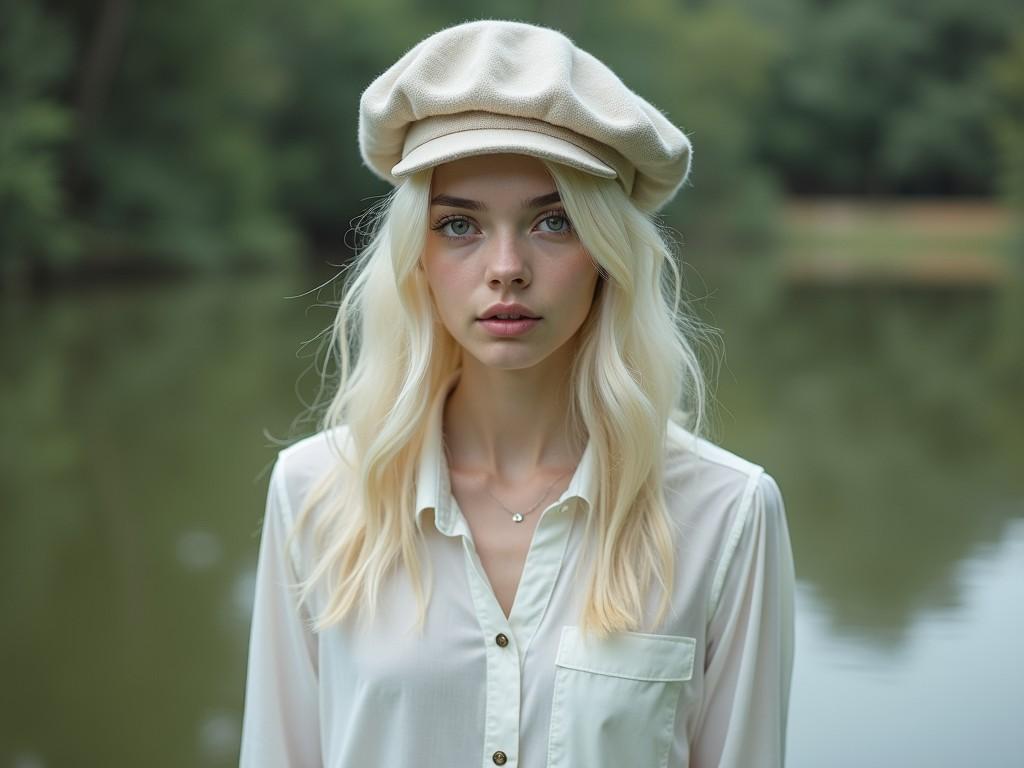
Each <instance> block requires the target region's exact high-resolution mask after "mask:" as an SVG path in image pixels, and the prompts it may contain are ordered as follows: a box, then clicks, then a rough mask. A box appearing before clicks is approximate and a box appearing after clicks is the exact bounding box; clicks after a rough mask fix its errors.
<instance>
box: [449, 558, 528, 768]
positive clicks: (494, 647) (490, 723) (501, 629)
mask: <svg viewBox="0 0 1024 768" xmlns="http://www.w3.org/2000/svg"><path fill="white" fill-rule="evenodd" d="M463 542H464V546H465V556H466V569H467V576H468V580H469V585H470V592H471V594H472V597H473V607H474V609H475V611H476V615H477V620H478V621H479V622H480V628H481V629H482V630H483V633H484V638H486V639H487V642H486V643H485V648H486V658H487V691H486V705H485V710H486V712H485V715H484V754H483V763H482V765H483V768H490V766H493V765H507V766H509V768H516V766H517V765H518V762H519V724H520V722H521V711H520V708H521V701H520V692H521V688H522V674H521V666H520V656H519V649H518V646H517V643H516V638H515V635H514V634H513V633H512V630H511V629H510V627H509V624H508V620H507V619H506V618H505V614H504V613H503V612H502V611H501V608H500V606H499V605H498V601H497V599H496V598H495V597H494V591H493V590H492V589H491V586H490V583H489V582H488V581H487V578H486V576H485V574H484V570H483V566H482V565H481V564H480V559H479V557H478V556H477V554H476V550H475V548H474V547H473V545H472V543H471V542H470V541H468V540H467V539H465V538H464V539H463ZM501 638H504V644H502V640H501Z"/></svg>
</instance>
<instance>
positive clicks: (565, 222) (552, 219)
mask: <svg viewBox="0 0 1024 768" xmlns="http://www.w3.org/2000/svg"><path fill="white" fill-rule="evenodd" d="M540 224H542V225H545V226H546V227H547V229H543V228H542V229H541V231H542V232H550V233H551V234H553V235H564V234H566V233H567V232H568V231H569V230H570V229H571V228H572V225H571V224H570V223H569V219H568V218H567V217H566V215H565V214H564V213H552V214H549V215H547V216H545V217H544V218H543V219H541V220H540Z"/></svg>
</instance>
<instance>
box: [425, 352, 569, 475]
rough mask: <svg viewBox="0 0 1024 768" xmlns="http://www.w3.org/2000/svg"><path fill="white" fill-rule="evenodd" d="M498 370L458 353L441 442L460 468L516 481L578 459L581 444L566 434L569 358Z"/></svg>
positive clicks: (567, 424) (567, 432) (565, 465)
mask: <svg viewBox="0 0 1024 768" xmlns="http://www.w3.org/2000/svg"><path fill="white" fill-rule="evenodd" d="M552 358H556V359H551V358H549V359H548V360H545V361H544V362H543V363H542V364H540V365H536V366H533V367H531V368H526V369H520V370H501V369H497V368H490V367H487V366H484V365H481V364H480V363H479V361H477V360H475V359H473V358H472V357H470V356H469V355H463V364H462V374H461V375H460V377H459V381H458V383H457V384H456V386H455V388H454V389H453V390H452V393H451V395H450V396H449V397H448V401H447V403H446V404H445V410H444V434H445V443H446V444H447V446H448V451H449V455H450V456H451V460H452V461H453V462H454V464H455V465H456V466H458V467H459V468H462V469H467V470H473V471H478V472H486V473H488V474H490V475H492V476H495V477H497V478H500V479H501V480H502V481H507V482H516V481H520V480H524V479H526V478H529V477H532V476H533V475H534V474H535V473H536V472H537V471H538V470H546V471H551V470H556V469H563V468H566V467H571V466H573V465H575V464H576V463H578V462H579V459H580V456H581V455H582V453H583V448H584V447H585V446H583V445H579V444H574V442H573V440H572V437H571V435H570V434H569V420H568V414H569V403H570V399H571V397H572V385H571V381H570V377H569V365H568V361H563V360H559V359H557V353H556V355H552Z"/></svg>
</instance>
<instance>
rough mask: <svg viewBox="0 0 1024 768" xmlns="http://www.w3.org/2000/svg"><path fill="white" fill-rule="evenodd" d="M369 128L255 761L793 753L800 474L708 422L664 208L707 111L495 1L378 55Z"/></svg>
mask: <svg viewBox="0 0 1024 768" xmlns="http://www.w3.org/2000/svg"><path fill="white" fill-rule="evenodd" d="M359 140H360V148H361V151H362V154H363V157H364V159H365V161H366V162H367V164H368V165H369V167H370V168H371V169H372V170H373V171H374V172H376V173H378V174H379V175H381V176H382V177H384V178H386V179H388V180H389V181H391V182H392V183H393V184H395V185H396V189H395V191H394V193H393V195H392V196H391V197H390V199H389V200H388V201H387V205H386V208H385V210H384V211H383V212H381V213H380V215H379V217H378V218H377V229H376V232H375V234H374V237H373V238H372V240H371V242H370V243H369V245H368V246H367V248H366V249H365V250H364V251H363V253H362V254H361V256H360V259H359V262H358V265H357V271H356V273H355V275H354V277H352V278H351V280H350V282H349V284H348V288H347V291H346V294H345V296H344V298H343V300H342V303H341V306H340V308H339V312H338V318H337V321H336V324H335V326H334V336H333V337H332V342H333V343H334V344H336V345H337V348H338V351H339V355H340V359H341V360H340V362H341V366H340V367H341V378H340V383H339V387H338V390H337V393H336V395H335V397H334V399H333V401H332V402H331V404H330V407H329V408H328V410H327V412H326V414H325V416H324V419H323V423H322V429H321V430H320V431H319V432H318V433H317V434H315V435H314V436H312V437H309V438H306V439H304V440H301V441H300V442H298V443H296V444H294V445H291V446H289V447H288V448H286V449H285V450H283V451H281V452H280V454H279V456H278V459H277V462H276V464H275V466H274V470H273V472H272V475H271V481H270V490H269V495H268V502H267V514H266V518H265V522H264V529H263V534H262V541H261V546H260V555H259V566H258V575H257V586H256V603H255V608H254V614H253V625H252V635H251V645H250V656H249V668H248V681H247V691H246V708H245V717H244V725H243V738H242V764H243V765H246V766H257V765H258V766H307V765H310V766H311V765H328V766H337V767H339V768H356V767H358V768H364V767H366V766H395V765H408V764H412V763H413V762H415V763H416V764H418V765H426V766H472V765H476V766H480V765H484V766H486V765H508V766H525V767H526V768H533V766H545V765H546V766H549V768H566V767H567V766H586V767H587V768H601V767H602V766H616V767H617V768H618V767H620V766H631V767H637V768H646V767H647V766H650V767H651V768H654V767H655V766H674V767H676V768H681V767H682V766H693V767H700V768H705V767H710V766H722V767H726V766H727V767H729V768H754V767H755V766H757V767H761V766H779V765H781V764H782V762H783V753H784V746H785V728H786V711H787V706H788V700H789V684H790V674H791V668H792V656H793V605H792V601H793V564H792V556H791V551H790V544H789V538H788V532H787V528H786V521H785V515H784V511H783V505H782V500H781V497H780V495H779V491H778V488H777V486H776V485H775V483H774V481H773V480H772V479H771V477H770V476H769V475H767V474H766V473H765V472H764V471H763V470H762V469H761V468H760V467H758V466H756V465H754V464H751V463H749V462H747V461H745V460H743V459H741V458H739V457H737V456H735V455H733V454H731V453H728V452H726V451H725V450H723V449H721V448H718V447H716V446H714V445H712V444H710V443H709V442H706V441H705V440H703V439H700V438H699V437H697V436H696V433H697V432H698V430H699V428H700V421H701V414H702V411H703V403H704V389H703V384H702V380H701V376H700V369H699V366H698V364H697V359H696V356H695V354H694V352H693V346H692V345H693V343H694V338H695V335H696V329H697V326H696V325H695V324H693V323H691V322H688V321H687V320H686V319H685V316H684V315H682V314H681V313H680V311H679V273H678V271H677V269H676V267H675V265H674V262H673V260H672V254H671V251H670V249H669V248H668V247H667V245H666V243H665V241H664V239H663V238H662V236H661V234H660V232H659V229H658V227H657V226H656V224H655V222H654V219H653V218H652V216H651V214H653V213H654V212H655V211H656V210H657V209H658V208H660V207H661V206H662V205H664V203H666V202H667V201H668V200H669V199H671V198H672V196H673V195H674V194H675V193H676V191H677V190H678V189H679V187H680V186H681V185H682V184H683V182H684V181H685V179H686V176H687V172H688V169H689V158H690V144H689V141H688V140H687V138H686V136H685V135H684V134H683V133H682V131H680V130H679V129H678V128H677V127H675V126H674V125H673V124H672V123H671V122H669V121H668V120H667V118H665V117H664V116H663V115H662V114H661V113H660V112H658V111H657V110H656V109H655V108H654V107H652V106H651V105H650V104H648V103H647V102H646V101H644V100H643V99H641V98H640V97H639V96H637V95H636V94H634V93H632V92H631V91H630V90H629V89H627V88H626V86H625V85H623V84H622V82H621V81H620V80H619V79H618V78H617V77H616V76H615V75H614V74H613V73H612V72H611V71H610V70H608V69H607V68H606V67H605V66H604V65H603V64H601V63H600V62H599V61H597V60H596V59H594V58H593V57H592V56H590V55H589V54H586V53H585V52H583V51H581V50H579V49H578V48H576V47H575V46H574V45H573V44H572V42H571V41H569V40H568V39H567V38H565V37H564V36H562V35H561V34H559V33H557V32H555V31H553V30H549V29H545V28H542V27H536V26H532V25H526V24H520V23H514V22H502V21H480V22H471V23H467V24H462V25H458V26H455V27H451V28H449V29H446V30H442V31H441V32H439V33H437V34H435V35H433V36H431V37H429V38H427V39H426V40H424V41H423V42H421V43H420V44H419V45H417V46H416V47H414V48H413V49H411V50H410V51H409V52H408V53H407V54H406V55H405V56H403V57H402V58H401V59H400V60H399V61H398V62H397V63H396V64H395V65H394V66H392V67H391V68H390V69H389V70H387V71H386V72H385V73H383V74H382V75H381V76H380V77H379V78H377V80H375V81H374V83H373V84H371V85H370V87H369V88H368V89H367V90H366V92H365V93H364V94H363V97H362V100H361V103H360V130H359ZM353 356H354V362H352V361H351V360H350V357H353Z"/></svg>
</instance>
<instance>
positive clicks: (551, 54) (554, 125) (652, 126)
mask: <svg viewBox="0 0 1024 768" xmlns="http://www.w3.org/2000/svg"><path fill="white" fill-rule="evenodd" d="M359 150H360V152H361V153H362V157H363V160H364V162H365V163H366V165H367V166H368V167H369V168H370V170H372V171H373V172H374V173H375V174H376V175H377V176H380V177H381V178H382V179H384V180H386V181H389V182H391V183H392V184H395V185H397V184H399V183H401V180H402V178H403V177H405V176H407V175H409V174H410V173H413V172H415V171H418V170H422V169H424V168H428V167H430V166H433V165H438V164H439V163H444V162H448V161H450V160H456V159H458V158H461V157H468V156H471V155H482V154H490V153H495V152H512V153H518V154H527V155H534V156H536V157H540V158H544V159H547V160H553V161H556V162H559V163H564V164H566V165H569V166H572V167H574V168H578V169H580V170H582V171H585V172H587V173H592V174H594V175H597V176H602V177H605V178H615V179H618V181H619V183H620V184H621V185H622V187H623V189H624V190H625V191H626V194H628V195H629V196H630V197H631V198H632V199H633V201H634V202H635V203H636V205H637V206H638V207H639V208H641V209H643V210H646V211H656V210H657V209H659V208H661V207H662V206H663V205H664V204H665V203H667V202H668V201H669V200H671V199H672V197H673V196H674V195H675V193H676V192H677V191H678V190H679V188H680V187H681V186H682V184H683V182H684V181H685V180H686V177H687V174H688V173H689V170H690V154H691V150H690V141H689V139H688V138H687V137H686V134H684V133H683V132H682V131H681V130H680V129H679V128H677V127H676V126H675V125H674V124H673V123H671V122H670V121H669V120H668V119H667V118H666V117H665V116H664V115H663V114H662V113H661V112H660V111H659V110H658V109H657V108H656V107H654V106H653V105H651V104H650V103H648V102H647V101H645V100H644V99H642V98H640V96H638V95H637V94H635V93H633V91H631V90H630V89H629V88H627V87H626V85H625V84H624V83H623V82H622V80H620V79H619V78H618V76H617V75H616V74H615V73H614V72H612V71H611V70H610V69H609V68H608V67H606V66H605V65H604V64H602V63H601V62H600V61H598V60H597V59H596V58H594V57H593V56H591V55H590V54H589V53H587V52H586V51H583V50H580V49H579V48H577V47H576V46H575V45H573V43H572V41H571V40H570V39H569V38H568V37H566V36H565V35H563V34H562V33H561V32H557V31H555V30H553V29H548V28H546V27H539V26H535V25H532V24H524V23H521V22H515V21H497V20H483V21H472V22H467V23H464V24H458V25H456V26H453V27H448V28H447V29H443V30H441V31H440V32H437V33H435V34H433V35H431V36H430V37H428V38H426V39H425V40H422V41H421V42H419V43H418V44H417V45H416V46H414V47H413V48H412V49H410V50H409V51H408V52H406V53H405V54H404V55H403V56H402V57H401V58H400V59H399V60H398V61H397V62H395V64H394V65H392V66H391V67H390V68H389V69H388V70H386V71H385V72H384V73H383V74H381V75H380V76H379V77H378V78H377V79H376V80H374V81H373V82H372V83H371V84H370V86H369V87H368V88H367V89H366V90H365V91H364V92H363V94H362V97H361V98H360V100H359Z"/></svg>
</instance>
